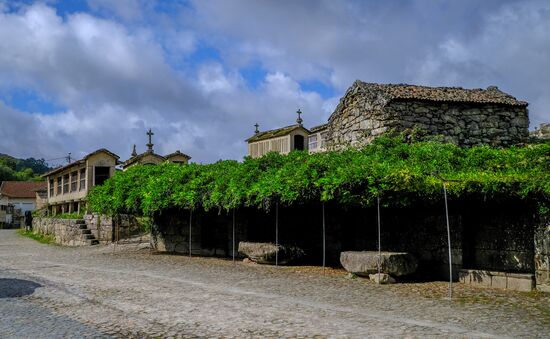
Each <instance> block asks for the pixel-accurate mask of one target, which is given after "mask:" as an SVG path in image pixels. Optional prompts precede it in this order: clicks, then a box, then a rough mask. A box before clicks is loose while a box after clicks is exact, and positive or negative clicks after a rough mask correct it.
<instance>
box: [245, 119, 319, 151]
mask: <svg viewBox="0 0 550 339" xmlns="http://www.w3.org/2000/svg"><path fill="white" fill-rule="evenodd" d="M296 113H297V114H298V119H296V124H294V125H290V126H286V127H283V128H277V129H273V130H269V131H264V132H260V130H259V129H258V127H259V125H258V124H256V125H255V126H256V131H255V132H254V135H253V136H252V137H250V138H248V139H246V142H247V143H248V155H249V156H250V157H252V158H259V157H261V156H264V155H265V154H267V153H269V152H277V153H281V154H288V153H289V152H290V151H294V150H300V151H302V150H307V149H308V144H307V143H306V141H307V140H308V136H309V135H310V134H311V132H310V131H309V130H308V129H307V128H305V127H304V126H303V125H302V122H303V120H302V118H301V116H300V115H301V114H302V112H301V111H300V110H298V111H297V112H296Z"/></svg>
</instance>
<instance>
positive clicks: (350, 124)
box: [327, 80, 529, 149]
mask: <svg viewBox="0 0 550 339" xmlns="http://www.w3.org/2000/svg"><path fill="white" fill-rule="evenodd" d="M527 105H528V104H527V102H525V101H519V100H517V99H516V98H514V97H512V96H511V95H509V94H506V93H504V92H502V91H500V90H499V89H498V88H497V87H496V86H490V87H488V88H487V89H464V88H460V87H426V86H416V85H406V84H374V83H365V82H362V81H359V80H358V81H355V82H354V83H353V85H352V86H351V87H350V88H349V89H348V90H347V92H346V94H345V95H344V97H342V98H341V99H340V103H339V104H338V106H337V107H336V110H335V111H334V113H332V115H331V116H330V118H329V122H328V125H329V127H328V135H327V144H328V148H329V149H340V148H342V147H346V146H362V145H364V144H368V143H369V142H371V141H372V140H373V139H374V138H376V137H377V136H379V135H381V134H383V133H386V132H390V131H394V132H402V131H406V130H410V129H413V128H417V129H419V130H421V131H423V132H425V133H427V134H429V135H442V136H443V137H444V138H445V139H446V141H450V142H453V143H456V144H458V145H463V146H473V145H480V144H489V145H493V146H507V145H513V144H518V143H523V142H525V141H527V138H528V136H529V133H528V126H529V116H528V110H527Z"/></svg>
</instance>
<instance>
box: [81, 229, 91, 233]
mask: <svg viewBox="0 0 550 339" xmlns="http://www.w3.org/2000/svg"><path fill="white" fill-rule="evenodd" d="M80 232H81V233H82V234H92V230H89V229H81V230H80Z"/></svg>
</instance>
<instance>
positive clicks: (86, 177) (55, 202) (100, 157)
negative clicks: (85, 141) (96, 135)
mask: <svg viewBox="0 0 550 339" xmlns="http://www.w3.org/2000/svg"><path fill="white" fill-rule="evenodd" d="M118 159H119V157H118V155H116V154H114V153H112V152H110V151H108V150H106V149H104V148H102V149H99V150H97V151H95V152H92V153H90V154H88V155H86V156H85V157H84V158H82V159H81V160H77V161H75V162H72V163H70V164H68V165H65V166H63V167H60V168H56V169H54V170H52V171H49V172H47V173H45V174H43V175H42V178H45V179H46V182H47V183H48V198H47V207H48V213H49V214H50V215H55V214H58V213H73V212H78V213H80V212H83V211H84V206H85V205H84V204H85V201H86V196H87V195H88V192H89V191H90V189H91V188H92V187H93V186H97V185H101V184H103V183H104V182H105V180H107V179H109V178H110V177H112V176H113V175H114V174H115V166H116V165H117V164H118ZM34 197H35V196H34V192H33V198H34Z"/></svg>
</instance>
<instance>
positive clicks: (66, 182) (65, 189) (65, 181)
mask: <svg viewBox="0 0 550 339" xmlns="http://www.w3.org/2000/svg"><path fill="white" fill-rule="evenodd" d="M65 193H69V175H68V174H65V175H64V176H63V194H65Z"/></svg>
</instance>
